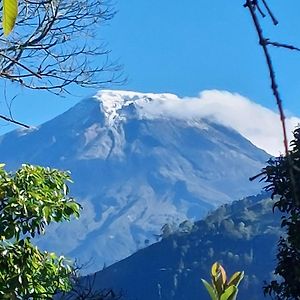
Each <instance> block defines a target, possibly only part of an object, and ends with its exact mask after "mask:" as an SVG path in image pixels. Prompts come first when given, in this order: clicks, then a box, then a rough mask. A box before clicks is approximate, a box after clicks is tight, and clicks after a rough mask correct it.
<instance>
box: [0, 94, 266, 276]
mask: <svg viewBox="0 0 300 300" xmlns="http://www.w3.org/2000/svg"><path fill="white" fill-rule="evenodd" d="M173 101H176V103H181V102H180V101H184V100H181V99H179V98H178V97H176V96H175V95H170V94H141V93H135V92H122V91H102V92H99V93H98V94H97V95H96V96H95V97H92V98H89V99H85V100H83V101H82V102H80V103H78V104H77V105H75V106H74V107H73V108H71V109H70V110H69V111H67V112H65V113H64V114H62V115H60V116H58V117H56V118H54V119H53V120H51V121H49V122H47V123H44V124H42V125H41V126H39V127H38V128H35V129H30V130H17V131H13V132H10V133H8V134H6V135H3V136H2V137H1V138H0V157H1V161H2V162H5V163H6V165H7V168H8V169H10V170H14V169H16V168H17V167H18V166H20V164H21V163H31V164H39V165H43V166H50V167H55V168H59V169H65V170H70V171H71V172H72V178H73V180H74V184H72V186H71V193H72V195H74V197H76V198H77V199H78V201H79V202H80V203H81V204H82V206H83V208H84V209H83V211H82V216H81V218H80V219H79V220H76V221H73V222H71V223H68V224H60V225H55V226H51V228H50V229H49V230H48V232H47V237H46V238H41V239H39V240H37V243H38V244H39V245H40V246H42V247H43V248H45V249H47V250H51V251H53V250H54V251H56V252H58V253H63V254H65V255H68V256H71V257H73V258H78V259H79V262H80V263H87V262H89V264H88V265H87V267H86V269H85V271H86V272H92V271H96V270H99V269H101V267H102V266H103V264H106V265H109V264H111V263H113V262H115V261H118V260H120V259H123V258H125V257H126V256H128V255H130V254H132V253H133V252H134V251H136V250H138V249H140V248H143V247H144V246H145V245H148V244H151V243H153V242H155V241H156V238H155V236H154V235H157V234H159V233H160V230H161V228H162V226H163V225H164V224H166V223H169V224H171V227H172V226H173V224H179V223H181V222H183V221H184V220H186V219H191V220H198V219H201V218H203V217H204V216H205V215H206V214H207V213H208V212H209V211H211V210H212V209H214V208H216V207H218V206H220V205H221V204H224V203H228V202H231V201H232V200H234V199H239V198H241V197H243V196H247V195H251V194H257V193H258V192H259V190H260V186H259V184H258V183H251V182H249V181H248V178H249V177H250V176H252V175H255V174H257V173H258V172H259V170H260V169H261V168H262V167H263V166H264V164H265V161H266V160H267V159H268V157H269V155H267V154H266V153H265V152H264V151H262V150H260V149H258V148H256V147H255V146H254V145H253V144H251V143H250V142H249V141H248V140H247V139H245V138H244V137H243V136H241V135H240V134H239V133H238V132H236V131H234V130H233V129H231V128H228V127H224V126H222V125H220V124H217V123H215V122H213V121H211V120H209V119H207V118H206V119H204V118H202V119H198V118H196V117H191V118H178V117H177V116H176V114H168V113H167V111H166V110H164V111H161V110H160V107H161V104H164V105H165V104H166V105H165V107H168V104H170V103H172V102H173Z"/></svg>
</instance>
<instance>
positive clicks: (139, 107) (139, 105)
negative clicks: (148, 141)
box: [95, 90, 180, 125]
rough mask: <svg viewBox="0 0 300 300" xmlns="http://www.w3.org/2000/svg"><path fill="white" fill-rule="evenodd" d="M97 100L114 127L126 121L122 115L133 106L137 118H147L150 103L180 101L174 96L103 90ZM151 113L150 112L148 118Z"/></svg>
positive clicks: (108, 122) (109, 122) (108, 121)
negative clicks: (127, 108) (115, 124)
mask: <svg viewBox="0 0 300 300" xmlns="http://www.w3.org/2000/svg"><path fill="white" fill-rule="evenodd" d="M95 98H96V99H97V100H98V101H100V105H101V109H102V112H103V113H104V115H105V118H106V122H107V124H108V125H113V124H114V123H115V122H116V121H117V120H118V121H120V120H124V118H125V116H124V114H122V111H124V108H126V107H129V106H131V105H133V106H134V108H135V110H136V113H137V117H138V118H140V117H145V112H146V111H148V110H147V109H146V107H147V104H148V103H150V102H155V103H161V102H164V101H173V100H177V101H178V100H180V99H179V98H178V97H177V96H176V95H174V94H168V93H164V94H153V93H139V92H132V91H114V90H102V91H99V92H98V93H97V94H96V96H95ZM150 115H151V113H150V111H148V114H147V116H148V117H150Z"/></svg>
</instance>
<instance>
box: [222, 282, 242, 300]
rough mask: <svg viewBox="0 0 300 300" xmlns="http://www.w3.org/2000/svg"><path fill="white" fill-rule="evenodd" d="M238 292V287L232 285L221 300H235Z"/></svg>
mask: <svg viewBox="0 0 300 300" xmlns="http://www.w3.org/2000/svg"><path fill="white" fill-rule="evenodd" d="M237 292H238V289H237V287H236V286H234V285H231V286H229V287H228V288H227V289H226V290H225V291H224V293H223V294H222V295H221V298H220V300H235V299H236V295H237Z"/></svg>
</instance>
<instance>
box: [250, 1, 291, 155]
mask: <svg viewBox="0 0 300 300" xmlns="http://www.w3.org/2000/svg"><path fill="white" fill-rule="evenodd" d="M244 6H245V7H247V8H248V9H249V12H250V14H251V17H252V21H253V23H254V26H255V29H256V32H257V35H258V37H259V44H260V45H261V46H262V48H263V52H264V56H265V59H266V63H267V66H268V70H269V75H270V80H271V88H272V91H273V95H274V97H275V99H276V104H277V107H278V111H279V115H280V121H281V125H282V131H283V143H284V150H285V154H286V155H287V156H288V154H289V150H288V138H287V131H286V124H285V115H284V111H283V106H282V100H281V97H280V94H279V90H278V84H277V82H276V76H275V71H274V68H273V63H272V59H271V55H270V53H269V50H268V40H267V39H266V38H265V37H264V34H263V30H262V27H261V25H260V23H259V20H258V18H257V15H256V13H255V9H254V8H255V6H254V4H253V2H252V1H251V0H247V2H246V3H245V5H244ZM267 7H268V6H267Z"/></svg>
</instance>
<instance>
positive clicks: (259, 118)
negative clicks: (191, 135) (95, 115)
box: [95, 90, 300, 156]
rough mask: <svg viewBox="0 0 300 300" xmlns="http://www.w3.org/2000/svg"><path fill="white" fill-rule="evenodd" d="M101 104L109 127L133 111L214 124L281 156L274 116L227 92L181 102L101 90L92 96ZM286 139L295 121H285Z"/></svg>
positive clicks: (170, 97)
mask: <svg viewBox="0 0 300 300" xmlns="http://www.w3.org/2000/svg"><path fill="white" fill-rule="evenodd" d="M95 98H96V99H98V100H99V101H100V102H101V105H102V110H103V112H104V113H105V116H106V121H107V123H108V124H113V123H114V122H115V121H116V120H121V119H126V116H125V115H124V114H122V113H121V112H122V110H123V111H124V109H126V108H129V107H132V106H133V107H134V110H135V113H136V114H137V115H136V117H138V118H140V119H142V118H147V119H152V118H176V119H181V120H198V121H199V120H201V119H206V120H208V121H212V122H216V123H219V124H221V125H224V126H226V127H231V128H233V129H234V130H236V131H237V132H239V133H240V134H241V135H243V136H244V137H245V138H247V139H248V140H250V141H251V142H252V143H253V144H254V145H255V146H257V147H259V148H261V149H263V150H265V151H266V152H268V153H270V154H272V155H275V156H276V155H279V154H281V153H283V143H282V140H283V138H282V130H281V125H280V119H279V116H278V114H277V113H275V112H273V111H272V110H270V109H267V108H265V107H263V106H261V105H258V104H256V103H254V102H252V101H251V100H249V99H247V98H245V97H243V96H241V95H239V94H234V93H230V92H227V91H218V90H207V91H203V92H201V93H200V94H199V96H198V97H184V98H180V97H178V96H176V95H174V94H169V93H163V94H154V93H139V92H132V91H114V90H103V91H100V92H98V93H97V95H96V96H95ZM286 123H287V130H288V133H289V137H290V138H291V136H292V134H291V133H292V131H293V129H294V128H295V127H296V126H297V125H298V124H299V123H300V119H299V118H298V117H289V118H287V120H286Z"/></svg>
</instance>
